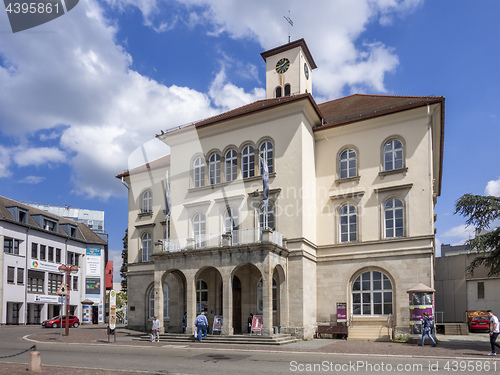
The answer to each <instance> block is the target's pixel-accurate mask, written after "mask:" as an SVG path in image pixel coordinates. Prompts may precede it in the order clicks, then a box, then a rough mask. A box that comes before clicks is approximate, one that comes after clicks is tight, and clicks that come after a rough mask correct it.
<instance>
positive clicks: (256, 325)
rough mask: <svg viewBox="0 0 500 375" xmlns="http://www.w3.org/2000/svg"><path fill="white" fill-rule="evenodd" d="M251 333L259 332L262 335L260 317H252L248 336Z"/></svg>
mask: <svg viewBox="0 0 500 375" xmlns="http://www.w3.org/2000/svg"><path fill="white" fill-rule="evenodd" d="M253 332H259V333H260V334H262V315H254V316H253V319H252V331H251V332H250V335H251V334H252V333H253Z"/></svg>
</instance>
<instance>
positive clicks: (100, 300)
mask: <svg viewBox="0 0 500 375" xmlns="http://www.w3.org/2000/svg"><path fill="white" fill-rule="evenodd" d="M85 270H86V274H85V298H87V299H89V300H91V301H92V302H94V304H93V305H92V307H91V309H92V312H91V314H90V315H91V317H90V318H91V320H92V323H94V324H97V323H103V322H104V315H103V314H104V269H103V262H102V250H101V249H99V248H87V251H86V256H85Z"/></svg>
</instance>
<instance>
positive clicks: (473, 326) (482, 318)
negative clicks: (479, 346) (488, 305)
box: [469, 315, 490, 332]
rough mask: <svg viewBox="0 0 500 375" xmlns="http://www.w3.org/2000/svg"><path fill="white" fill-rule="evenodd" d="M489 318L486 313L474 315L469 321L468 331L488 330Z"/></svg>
mask: <svg viewBox="0 0 500 375" xmlns="http://www.w3.org/2000/svg"><path fill="white" fill-rule="evenodd" d="M489 329H490V318H488V316H486V315H476V316H475V317H473V318H472V319H471V320H470V321H469V331H471V332H472V331H475V330H477V331H479V330H489Z"/></svg>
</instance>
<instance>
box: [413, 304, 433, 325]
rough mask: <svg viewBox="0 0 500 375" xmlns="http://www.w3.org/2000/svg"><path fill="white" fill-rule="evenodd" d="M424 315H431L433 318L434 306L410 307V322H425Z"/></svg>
mask: <svg viewBox="0 0 500 375" xmlns="http://www.w3.org/2000/svg"><path fill="white" fill-rule="evenodd" d="M424 313H427V314H429V316H430V317H431V319H432V318H433V314H432V306H410V320H412V321H421V320H424Z"/></svg>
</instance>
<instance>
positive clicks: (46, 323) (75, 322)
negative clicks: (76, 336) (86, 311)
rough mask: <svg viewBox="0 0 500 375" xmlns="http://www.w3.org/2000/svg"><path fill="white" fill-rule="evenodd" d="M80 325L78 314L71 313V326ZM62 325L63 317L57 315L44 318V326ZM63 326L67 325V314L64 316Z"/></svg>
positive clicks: (54, 326) (55, 326)
mask: <svg viewBox="0 0 500 375" xmlns="http://www.w3.org/2000/svg"><path fill="white" fill-rule="evenodd" d="M79 325H80V320H79V319H78V317H77V316H74V315H69V326H70V327H75V328H76V327H78V326H79ZM60 326H61V317H60V316H55V317H53V318H52V319H49V320H44V321H43V322H42V327H53V328H57V327H60ZM62 326H63V327H66V315H63V316H62Z"/></svg>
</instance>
